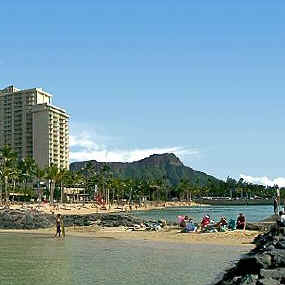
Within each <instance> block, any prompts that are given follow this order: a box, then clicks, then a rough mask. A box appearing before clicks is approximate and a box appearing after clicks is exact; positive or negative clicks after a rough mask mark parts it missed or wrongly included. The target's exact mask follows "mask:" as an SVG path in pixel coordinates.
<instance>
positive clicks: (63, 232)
mask: <svg viewBox="0 0 285 285" xmlns="http://www.w3.org/2000/svg"><path fill="white" fill-rule="evenodd" d="M60 228H61V234H62V238H65V229H64V223H63V216H60Z"/></svg>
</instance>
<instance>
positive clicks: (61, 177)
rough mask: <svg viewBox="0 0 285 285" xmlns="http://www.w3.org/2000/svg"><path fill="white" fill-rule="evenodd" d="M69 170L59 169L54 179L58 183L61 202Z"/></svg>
mask: <svg viewBox="0 0 285 285" xmlns="http://www.w3.org/2000/svg"><path fill="white" fill-rule="evenodd" d="M68 175H69V171H68V170H67V169H60V170H59V171H58V173H57V175H56V178H55V181H56V183H59V185H60V202H61V203H63V200H64V199H63V198H64V184H65V183H66V182H67V180H68Z"/></svg>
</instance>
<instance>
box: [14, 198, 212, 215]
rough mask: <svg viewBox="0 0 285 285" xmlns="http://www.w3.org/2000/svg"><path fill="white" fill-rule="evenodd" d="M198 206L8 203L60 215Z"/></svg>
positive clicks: (173, 203)
mask: <svg viewBox="0 0 285 285" xmlns="http://www.w3.org/2000/svg"><path fill="white" fill-rule="evenodd" d="M195 206H200V207H204V206H207V205H206V204H199V203H196V202H193V201H192V202H178V201H175V202H174V201H170V202H147V203H145V204H143V205H141V206H139V205H136V204H134V205H132V206H131V207H130V206H129V205H124V206H119V205H114V206H110V207H109V206H107V207H102V206H98V205H96V204H95V203H85V204H78V203H77V204H69V203H66V204H64V203H63V204H60V203H59V204H54V205H50V204H49V203H41V204H36V203H34V204H30V203H23V204H12V205H9V208H10V209H13V210H22V209H26V210H31V211H38V212H43V213H46V214H58V213H60V214H62V215H88V214H105V213H106V214H108V213H120V212H124V213H132V212H133V211H151V210H160V209H167V208H175V207H195Z"/></svg>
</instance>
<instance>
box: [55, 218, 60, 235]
mask: <svg viewBox="0 0 285 285" xmlns="http://www.w3.org/2000/svg"><path fill="white" fill-rule="evenodd" d="M55 224H56V233H55V236H54V237H55V238H56V237H57V235H58V237H60V233H61V228H60V224H61V217H60V214H57V215H56V219H55Z"/></svg>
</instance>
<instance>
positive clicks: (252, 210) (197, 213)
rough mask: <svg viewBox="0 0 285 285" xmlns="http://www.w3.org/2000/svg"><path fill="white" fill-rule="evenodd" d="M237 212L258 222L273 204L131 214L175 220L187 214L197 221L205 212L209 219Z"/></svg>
mask: <svg viewBox="0 0 285 285" xmlns="http://www.w3.org/2000/svg"><path fill="white" fill-rule="evenodd" d="M239 213H243V214H244V215H245V216H246V219H247V221H249V222H258V221H261V220H263V219H265V218H267V217H269V216H271V215H273V206H270V205H265V206H197V207H177V208H174V207H173V208H166V209H161V210H150V211H134V212H133V214H134V215H136V216H139V217H144V218H151V219H155V220H159V219H166V220H167V221H172V222H176V221H177V216H178V215H187V216H189V217H191V218H193V219H194V222H199V221H200V220H201V219H202V217H203V216H204V215H205V214H209V215H210V217H211V219H215V220H216V221H217V220H219V219H220V217H221V216H226V217H227V218H228V220H229V219H236V218H237V216H238V214H239Z"/></svg>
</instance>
